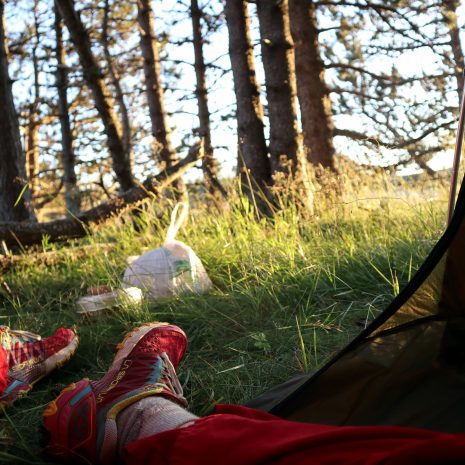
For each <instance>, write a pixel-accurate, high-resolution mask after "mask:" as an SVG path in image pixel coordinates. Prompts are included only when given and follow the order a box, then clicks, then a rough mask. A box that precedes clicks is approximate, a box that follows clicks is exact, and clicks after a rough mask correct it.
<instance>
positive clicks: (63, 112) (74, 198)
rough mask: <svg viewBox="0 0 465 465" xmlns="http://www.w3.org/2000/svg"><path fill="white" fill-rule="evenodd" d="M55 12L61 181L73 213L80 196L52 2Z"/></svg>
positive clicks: (58, 21)
mask: <svg viewBox="0 0 465 465" xmlns="http://www.w3.org/2000/svg"><path fill="white" fill-rule="evenodd" d="M54 12H55V40H56V44H55V57H56V60H57V70H56V78H55V79H56V80H55V82H56V87H57V91H58V113H59V117H60V126H61V146H62V163H63V181H64V184H65V202H66V208H67V210H68V211H69V212H70V213H71V214H72V215H75V214H76V213H79V211H80V209H81V198H80V193H79V188H78V186H77V179H76V172H75V170H74V167H75V163H76V157H75V154H74V150H73V136H72V131H71V123H70V120H69V105H68V71H67V68H66V63H65V50H64V47H63V29H62V20H61V15H60V12H59V10H58V6H57V3H56V1H55V3H54Z"/></svg>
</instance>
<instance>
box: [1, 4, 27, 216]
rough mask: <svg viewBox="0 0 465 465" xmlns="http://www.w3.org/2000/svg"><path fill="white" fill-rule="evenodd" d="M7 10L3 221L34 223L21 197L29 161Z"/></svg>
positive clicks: (3, 66)
mask: <svg viewBox="0 0 465 465" xmlns="http://www.w3.org/2000/svg"><path fill="white" fill-rule="evenodd" d="M4 7H5V1H4V0H0V109H1V111H0V221H24V220H30V219H33V214H32V212H31V211H30V210H29V209H28V207H27V206H26V200H25V199H26V198H25V196H24V193H23V195H21V192H22V190H23V186H24V184H23V183H24V179H25V174H26V173H25V163H24V161H25V160H24V153H23V150H22V147H21V139H20V134H19V124H18V117H17V114H16V110H15V106H14V102H13V94H12V91H11V80H10V76H9V73H8V47H7V42H6V32H5V18H4ZM15 203H16V206H15Z"/></svg>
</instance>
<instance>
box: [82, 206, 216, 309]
mask: <svg viewBox="0 0 465 465" xmlns="http://www.w3.org/2000/svg"><path fill="white" fill-rule="evenodd" d="M180 207H182V210H181V214H180V216H179V218H178V219H176V216H177V214H178V210H179V208H180ZM187 211H188V205H187V204H186V203H179V204H177V205H176V207H175V208H174V210H173V213H172V214H171V224H170V227H169V229H168V232H167V234H166V239H165V243H164V244H163V246H162V247H158V248H157V249H153V250H150V251H149V252H146V253H144V254H143V255H141V256H137V257H128V264H129V266H128V268H126V271H125V272H124V277H123V282H122V289H116V290H113V289H110V288H108V289H107V288H106V286H101V287H102V289H100V290H99V289H94V292H91V294H90V295H87V296H83V297H81V298H80V299H78V301H77V312H78V313H79V314H82V315H90V314H97V313H98V312H100V311H102V310H105V309H109V308H112V307H119V306H122V305H125V304H131V305H134V304H138V303H140V302H141V301H142V299H143V298H145V299H149V300H156V299H160V298H162V297H171V296H174V295H178V294H180V293H183V292H193V293H195V294H202V293H204V292H207V291H208V290H209V289H210V288H211V287H212V282H211V281H210V278H209V277H208V274H207V272H206V271H205V268H204V267H203V265H202V262H201V261H200V260H199V258H198V257H197V255H195V253H194V251H193V250H192V249H191V248H190V247H189V246H187V245H186V244H184V243H183V242H180V241H177V240H175V237H176V233H177V232H178V231H179V228H180V227H181V226H182V224H183V223H184V221H185V219H186V218H187ZM103 288H104V289H103Z"/></svg>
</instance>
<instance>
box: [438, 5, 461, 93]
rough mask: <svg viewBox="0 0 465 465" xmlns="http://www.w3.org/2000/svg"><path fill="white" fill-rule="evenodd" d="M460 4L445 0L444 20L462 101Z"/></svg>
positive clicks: (458, 91)
mask: <svg viewBox="0 0 465 465" xmlns="http://www.w3.org/2000/svg"><path fill="white" fill-rule="evenodd" d="M459 6H460V1H459V0H443V16H444V22H445V23H446V26H447V28H448V29H449V38H450V46H451V49H452V55H453V57H454V65H455V69H454V73H455V78H456V81H457V93H458V95H459V99H460V101H461V100H462V98H463V95H462V94H463V84H464V76H463V72H464V69H465V62H464V58H463V51H462V44H461V41H460V29H459V26H458V22H457V10H458V8H459Z"/></svg>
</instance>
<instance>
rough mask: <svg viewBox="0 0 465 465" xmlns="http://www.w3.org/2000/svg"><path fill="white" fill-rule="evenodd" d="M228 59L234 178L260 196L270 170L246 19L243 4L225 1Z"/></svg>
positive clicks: (268, 180)
mask: <svg viewBox="0 0 465 465" xmlns="http://www.w3.org/2000/svg"><path fill="white" fill-rule="evenodd" d="M224 11H225V14H226V22H227V25H228V32H229V58H230V60H231V68H232V72H233V78H234V92H235V94H236V107H237V109H236V113H237V135H238V147H239V154H238V163H237V166H238V174H240V176H241V181H242V184H243V185H244V186H248V185H249V184H252V186H253V188H258V190H262V191H264V192H267V191H268V188H267V186H269V185H271V167H270V162H269V159H268V149H267V146H266V140H265V133H264V124H263V107H262V104H261V102H260V90H259V89H260V88H259V85H258V81H257V76H256V74H255V60H254V53H253V46H252V39H251V35H250V18H249V13H248V8H247V2H246V1H245V0H226V5H225V10H224Z"/></svg>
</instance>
